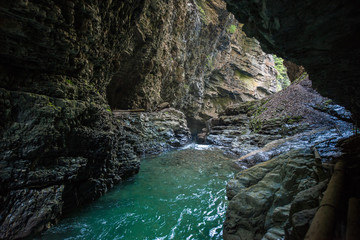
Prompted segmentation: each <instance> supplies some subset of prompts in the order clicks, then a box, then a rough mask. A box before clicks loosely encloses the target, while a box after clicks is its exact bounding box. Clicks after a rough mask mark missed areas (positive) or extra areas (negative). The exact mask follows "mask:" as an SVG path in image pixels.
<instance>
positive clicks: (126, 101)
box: [106, 75, 137, 110]
mask: <svg viewBox="0 0 360 240" xmlns="http://www.w3.org/2000/svg"><path fill="white" fill-rule="evenodd" d="M135 79H136V78H129V77H125V76H121V75H115V76H113V78H112V79H111V81H110V83H109V85H108V86H107V88H106V98H107V101H108V103H109V105H110V108H111V109H112V110H115V109H123V110H127V109H131V108H133V106H134V100H135V96H136V86H137V81H134V80H135Z"/></svg>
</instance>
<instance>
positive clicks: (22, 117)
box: [0, 0, 278, 239]
mask: <svg viewBox="0 0 360 240" xmlns="http://www.w3.org/2000/svg"><path fill="white" fill-rule="evenodd" d="M241 27H242V26H241V25H240V24H239V23H238V22H237V21H236V20H235V19H234V17H233V16H232V15H231V14H229V13H228V12H227V11H226V10H225V3H224V2H223V1H220V0H212V1H200V0H199V1H194V0H183V1H177V0H170V1H165V0H163V1H153V0H127V1H112V0H107V1H96V0H88V1H84V0H72V1H71V0H68V1H61V2H59V1H42V0H41V1H29V0H16V1H7V2H6V1H2V2H1V3H0V136H1V138H0V149H1V151H0V206H1V207H0V238H6V239H15V238H23V237H26V236H29V235H32V234H35V233H37V232H39V231H41V230H43V229H44V228H46V227H50V226H51V225H52V224H54V223H56V221H57V219H58V218H59V217H60V216H61V215H62V214H64V213H67V212H69V211H71V210H72V209H73V208H76V207H78V206H80V205H82V204H84V203H86V202H89V201H91V200H93V199H95V198H97V197H99V196H101V195H102V194H104V193H105V192H106V191H107V190H108V189H109V188H111V187H112V186H113V185H114V184H116V183H118V182H120V181H121V180H122V179H124V178H125V177H127V176H130V175H133V174H135V173H136V172H137V171H138V169H139V158H138V157H137V155H139V154H142V153H147V152H148V149H151V148H152V146H153V145H151V144H143V143H142V141H144V139H146V140H147V139H153V140H154V139H155V140H156V141H164V142H161V143H154V144H155V145H156V149H158V150H159V151H162V150H166V149H169V148H170V147H174V146H179V145H183V144H185V143H186V142H187V141H188V140H189V139H190V138H189V132H188V129H187V127H186V120H185V116H184V115H182V114H181V113H178V112H177V110H181V111H183V112H184V113H185V115H186V116H187V118H188V120H190V122H195V123H196V121H198V120H203V119H207V118H209V117H210V116H216V115H217V113H218V112H219V111H221V110H223V109H224V107H225V106H226V105H228V104H230V103H232V102H235V101H243V100H249V99H257V98H261V97H263V96H265V95H268V94H270V93H273V92H275V91H276V90H277V85H278V84H277V80H276V75H277V73H276V71H275V69H274V65H273V60H272V57H271V56H270V55H267V54H265V53H263V52H262V51H261V49H260V47H259V43H258V42H257V41H256V40H254V39H250V38H247V37H245V35H244V33H243V32H242V31H241ZM216 99H217V100H216ZM164 102H168V103H169V104H170V106H172V107H174V108H176V109H177V110H169V112H166V111H165V112H162V113H159V114H158V115H156V114H155V115H149V116H147V115H146V114H145V115H141V114H140V115H139V116H140V117H136V116H135V117H131V116H130V117H128V118H122V117H121V118H119V117H116V116H115V114H114V112H115V110H118V109H134V108H141V109H144V110H146V111H152V110H155V109H156V107H157V106H158V105H159V104H161V103H164ZM159 116H160V118H164V119H160V120H159ZM138 118H139V119H140V120H139V121H138V120H136V119H138ZM134 119H135V120H134ZM149 119H150V120H151V119H155V120H156V121H160V125H159V126H158V127H152V125H151V123H150V121H149ZM174 119H175V120H174ZM133 121H138V122H135V123H134V122H133ZM167 121H170V123H168V122H167ZM174 121H175V122H176V121H178V122H179V123H178V124H177V123H174ZM129 124H130V126H129ZM132 124H133V125H132ZM139 124H140V125H141V126H144V127H143V128H137V126H139ZM161 124H163V126H161ZM164 126H165V127H164ZM139 129H140V130H139ZM153 129H159V132H154V131H153ZM163 130H164V131H163ZM142 131H144V132H146V133H148V132H150V133H151V134H154V135H155V136H154V137H153V138H152V137H151V138H150V137H149V136H145V137H144V136H143V134H144V133H143V132H142ZM168 133H170V134H168ZM166 136H169V139H166ZM157 139H158V140H157ZM155 140H154V141H155Z"/></svg>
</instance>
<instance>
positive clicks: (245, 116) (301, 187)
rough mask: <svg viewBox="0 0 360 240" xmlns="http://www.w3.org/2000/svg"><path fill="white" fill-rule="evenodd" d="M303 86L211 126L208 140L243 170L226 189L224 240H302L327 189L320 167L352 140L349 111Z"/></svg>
mask: <svg viewBox="0 0 360 240" xmlns="http://www.w3.org/2000/svg"><path fill="white" fill-rule="evenodd" d="M301 79H304V80H302V81H300V80H301ZM301 79H298V80H297V81H295V83H293V84H292V85H291V86H289V87H288V88H286V89H285V90H282V91H281V92H278V93H276V94H274V95H272V96H269V97H266V98H264V99H262V100H258V101H253V102H244V103H240V104H236V105H233V106H230V107H228V108H227V109H226V110H225V112H224V113H223V114H221V115H220V116H219V118H215V119H211V120H210V121H209V124H208V134H207V141H208V142H210V143H212V144H214V145H217V146H219V147H220V148H222V149H224V150H225V151H227V152H228V153H230V154H232V155H235V156H238V157H239V158H238V159H237V160H235V162H236V163H237V164H238V165H239V166H240V167H242V168H243V169H246V170H244V171H242V172H240V173H239V174H237V175H236V176H235V178H234V179H233V180H230V181H229V182H228V185H227V196H228V198H229V199H230V202H229V207H228V210H227V214H226V220H225V223H224V239H226V240H228V239H229V240H230V239H279V238H283V237H284V236H285V235H287V236H288V237H289V239H303V238H304V235H305V233H306V230H307V227H308V226H309V222H310V221H311V219H312V217H313V214H314V213H315V209H314V208H316V207H317V204H318V200H319V197H320V196H321V193H322V190H324V188H325V187H326V183H321V182H322V181H323V180H325V179H326V178H327V177H328V175H327V170H326V169H325V168H323V167H322V165H321V162H322V161H324V162H327V161H331V160H332V159H333V158H335V157H336V156H339V154H340V149H339V148H338V147H336V143H337V141H338V140H339V139H343V138H347V137H349V136H351V135H352V134H353V130H352V129H353V125H352V124H351V123H350V121H351V115H350V114H349V112H347V111H345V109H344V108H343V107H340V106H338V105H335V104H333V103H332V102H331V101H330V100H329V99H326V98H323V97H321V96H320V95H319V94H318V93H317V92H316V91H314V90H313V89H311V81H310V80H309V79H307V77H306V76H303V77H302V78H301ZM299 81H300V82H299ZM314 147H316V151H317V153H319V155H320V158H321V160H320V159H316V157H315V156H314V152H313V151H314ZM256 164H258V165H256ZM249 167H251V168H249ZM309 188H311V190H309Z"/></svg>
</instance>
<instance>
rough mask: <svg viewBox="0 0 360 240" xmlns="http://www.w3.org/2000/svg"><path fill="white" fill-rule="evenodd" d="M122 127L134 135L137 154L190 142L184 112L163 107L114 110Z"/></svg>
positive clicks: (168, 148) (134, 147) (167, 148)
mask: <svg viewBox="0 0 360 240" xmlns="http://www.w3.org/2000/svg"><path fill="white" fill-rule="evenodd" d="M114 114H115V116H116V118H117V119H118V120H119V121H120V123H121V124H122V125H123V126H124V128H125V129H126V130H127V131H128V132H130V133H133V135H135V136H136V141H134V142H133V144H132V147H133V149H134V151H135V152H136V153H137V154H139V155H143V154H158V153H161V152H164V151H167V150H171V149H174V148H177V147H183V146H185V145H186V144H189V143H190V142H191V133H190V130H189V128H188V126H187V121H186V118H185V115H184V113H182V112H180V111H178V110H176V109H174V108H165V109H162V110H161V111H156V112H137V113H136V112H120V111H114Z"/></svg>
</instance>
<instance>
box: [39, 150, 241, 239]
mask: <svg viewBox="0 0 360 240" xmlns="http://www.w3.org/2000/svg"><path fill="white" fill-rule="evenodd" d="M199 149H200V150H199ZM237 171H238V170H237V169H235V168H234V166H233V165H232V164H231V160H230V159H229V158H227V157H225V156H224V155H223V154H222V153H221V152H220V151H217V150H209V149H206V148H205V147H203V146H202V147H201V146H198V145H192V146H191V147H188V148H185V149H183V150H181V151H174V152H169V153H165V154H162V155H160V156H158V157H154V158H146V159H143V160H142V162H141V170H140V172H139V174H138V175H136V176H135V177H133V178H131V179H128V180H127V181H126V182H125V183H123V184H120V185H119V186H117V187H116V188H114V189H113V190H112V191H110V192H109V193H107V194H106V195H105V196H103V197H102V198H100V199H99V200H97V201H95V202H94V203H92V204H91V205H89V206H87V207H84V208H82V209H80V210H78V211H77V212H75V213H73V214H72V215H70V216H69V217H67V218H65V219H63V220H62V221H60V223H59V224H58V225H56V226H55V227H53V228H51V229H50V230H48V231H46V232H45V233H43V234H42V235H41V236H40V237H38V239H51V240H57V239H68V240H70V239H104V240H105V239H126V240H136V239H141V240H144V239H149V240H150V239H159V240H160V239H179V240H183V239H184V240H185V239H187V240H190V239H199V240H200V239H201V240H204V239H222V224H223V221H224V218H225V209H226V204H227V202H226V196H225V186H226V182H227V181H228V180H229V179H231V178H232V177H233V175H234V173H235V172H237Z"/></svg>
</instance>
